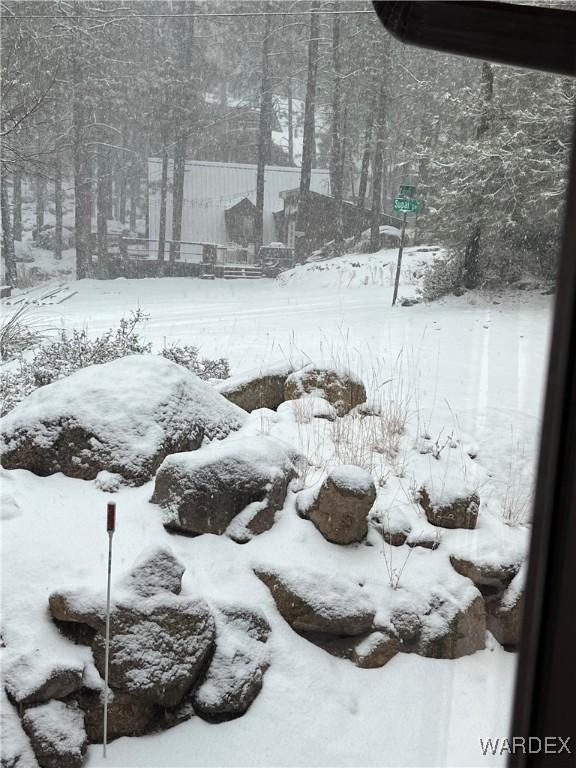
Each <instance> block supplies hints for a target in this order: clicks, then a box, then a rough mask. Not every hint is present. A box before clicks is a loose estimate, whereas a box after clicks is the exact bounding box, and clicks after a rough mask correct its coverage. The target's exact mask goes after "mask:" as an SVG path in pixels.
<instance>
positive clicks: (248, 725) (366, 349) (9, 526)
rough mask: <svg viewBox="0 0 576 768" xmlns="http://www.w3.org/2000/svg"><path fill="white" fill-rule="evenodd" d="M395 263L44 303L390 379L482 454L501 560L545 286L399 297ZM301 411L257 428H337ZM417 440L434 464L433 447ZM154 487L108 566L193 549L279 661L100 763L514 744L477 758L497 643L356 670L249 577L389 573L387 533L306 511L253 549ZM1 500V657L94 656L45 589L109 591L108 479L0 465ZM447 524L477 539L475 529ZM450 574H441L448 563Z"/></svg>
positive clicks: (413, 564) (421, 414)
mask: <svg viewBox="0 0 576 768" xmlns="http://www.w3.org/2000/svg"><path fill="white" fill-rule="evenodd" d="M428 258H430V254H429V253H426V252H420V253H419V252H417V250H416V249H413V248H411V249H408V252H407V253H406V255H405V262H404V269H403V275H402V277H403V279H402V284H401V292H400V293H401V296H402V295H404V296H412V295H414V293H415V287H416V286H415V283H416V282H417V278H414V276H413V274H414V272H415V271H416V270H417V263H418V262H419V261H420V260H426V259H428ZM394 259H395V251H394V250H389V251H382V252H380V253H379V254H374V255H370V256H362V255H354V256H349V257H345V258H343V259H341V260H339V261H333V262H320V263H318V264H314V265H308V266H305V267H301V268H297V269H296V270H295V271H294V272H293V273H292V274H288V275H283V276H282V278H281V280H279V281H269V280H260V281H238V282H224V281H218V280H217V281H213V282H204V281H199V280H187V279H163V280H140V281H137V280H122V279H121V280H115V281H110V282H108V281H91V280H86V281H82V282H78V283H73V284H71V285H72V286H73V288H74V290H77V291H78V293H77V294H76V295H75V296H73V297H72V298H70V299H69V300H68V301H66V302H65V303H63V304H62V305H56V306H51V307H41V308H39V310H38V312H39V314H40V316H41V319H42V322H45V323H46V326H54V325H59V324H63V325H65V326H66V327H72V326H74V327H81V326H86V327H87V328H88V331H89V333H91V334H98V333H101V332H102V331H104V330H107V329H108V328H109V327H110V326H112V325H115V324H117V322H118V320H119V319H120V317H121V316H122V315H125V314H127V313H128V312H129V311H130V310H133V309H136V307H138V306H140V307H141V308H142V309H143V310H144V311H145V312H147V313H149V314H150V319H149V320H148V322H147V327H146V329H145V334H146V336H147V338H148V339H149V340H151V341H153V342H154V343H155V344H156V345H158V346H161V345H162V344H163V343H164V341H165V340H166V341H168V342H182V343H193V344H198V345H199V346H200V347H201V352H202V354H205V355H208V356H216V357H220V356H224V357H228V358H229V359H230V363H231V368H232V373H233V374H238V375H241V374H242V373H243V371H245V370H247V369H252V368H259V367H265V366H266V365H267V364H268V363H277V362H278V361H282V360H287V359H291V358H294V359H296V358H297V359H299V360H300V359H302V358H303V359H304V360H310V361H313V362H314V363H321V362H325V363H328V364H331V365H342V366H345V367H347V368H348V369H351V370H352V371H354V372H355V373H357V374H358V375H360V376H361V377H362V378H363V380H364V381H365V383H366V385H367V388H368V390H369V399H371V398H376V399H378V398H381V396H382V388H383V387H389V388H390V391H391V392H394V394H395V395H396V399H403V398H404V399H405V400H406V402H407V403H408V406H407V407H408V410H409V417H410V421H411V423H412V424H413V427H414V429H415V430H417V431H418V432H419V433H420V434H421V433H426V434H428V435H429V437H428V441H429V443H430V444H432V447H434V446H437V448H442V446H444V445H445V443H446V441H447V439H448V438H449V439H450V440H453V439H456V438H457V439H458V440H460V442H459V443H458V446H459V447H458V448H450V447H449V446H448V447H445V448H442V450H441V457H442V461H444V465H443V466H449V460H448V458H447V457H448V456H449V455H454V456H456V455H457V454H458V453H459V452H460V453H462V452H465V453H466V454H468V453H470V454H473V455H475V456H476V457H477V458H476V459H475V461H477V462H478V463H480V464H481V466H482V467H483V468H484V469H483V472H482V479H481V495H482V497H483V499H485V502H484V504H485V506H484V508H483V509H484V515H482V512H481V517H480V520H479V534H480V536H479V537H478V538H477V540H476V541H477V544H475V546H476V548H477V550H476V551H475V554H476V555H479V554H480V555H482V556H483V557H484V558H486V559H489V558H490V557H491V556H492V557H494V556H495V555H494V552H495V549H496V550H498V553H499V555H502V554H504V555H505V556H510V557H513V556H514V555H516V554H517V553H518V552H519V551H521V550H522V549H523V548H525V546H526V541H527V530H526V528H525V527H523V526H520V527H518V526H516V527H510V526H505V525H504V524H503V523H502V520H501V518H502V505H503V504H504V503H505V499H506V497H507V496H506V489H510V488H511V487H512V484H514V488H516V492H517V494H520V493H527V491H528V489H529V483H530V477H531V470H532V464H533V458H534V446H535V443H536V439H537V433H538V428H539V414H540V406H541V396H542V382H543V376H544V372H545V362H546V355H547V339H548V329H549V318H550V310H551V300H550V297H548V296H540V295H539V294H538V293H535V292H531V293H529V294H506V295H493V296H492V295H479V294H468V295H465V296H462V297H459V298H456V297H449V298H446V299H444V300H442V301H440V302H436V303H434V304H429V305H416V306H412V307H401V306H397V307H395V308H393V309H392V308H391V307H390V301H391V294H392V279H391V278H392V274H393V269H391V268H390V265H392V266H393V264H394ZM356 265H358V266H356ZM383 382H388V383H387V384H383ZM289 410H292V411H293V409H288V408H283V409H281V411H280V412H279V413H278V414H276V415H274V414H272V413H271V412H267V413H266V412H259V413H256V414H254V415H253V417H252V418H251V420H250V424H249V427H248V428H247V429H248V430H249V431H250V430H251V431H252V432H257V431H264V432H265V433H267V434H272V435H277V436H278V435H280V434H282V435H284V436H285V438H286V439H287V440H289V441H290V440H294V441H295V440H298V439H302V437H303V436H304V439H305V440H308V441H309V445H310V446H311V447H312V448H313V447H314V441H315V439H316V437H315V436H316V435H317V434H318V430H322V429H330V428H331V427H330V424H329V422H328V421H327V420H326V419H315V420H314V422H313V424H310V425H308V426H306V425H302V424H298V423H296V420H295V419H294V417H293V414H292V415H291V414H290V413H288V411H289ZM300 418H301V415H300ZM317 425H320V426H317ZM450 451H452V453H451V454H450ZM417 455H418V456H419V457H420V458H418V459H416V461H417V462H420V461H421V462H422V463H423V466H425V465H426V463H428V465H429V466H434V465H432V464H431V462H434V461H436V460H435V459H434V458H433V457H431V454H430V453H425V452H424V453H422V454H417ZM320 463H321V462H320ZM342 463H349V462H342ZM318 471H319V472H320V470H318ZM315 479H317V478H314V477H311V478H309V482H310V483H312V482H313V481H314V480H315ZM151 491H152V484H151V483H148V484H146V485H144V486H142V487H141V488H121V489H120V490H119V492H118V493H116V494H115V495H114V498H115V500H116V503H117V505H118V529H117V534H116V536H115V540H114V547H115V550H114V569H115V573H116V575H117V576H118V577H120V575H121V574H123V573H125V572H126V571H127V570H128V569H129V568H130V567H131V565H132V563H133V561H134V560H135V559H136V558H137V557H138V556H139V555H140V553H141V551H142V550H143V549H145V548H146V547H147V546H150V545H155V546H158V545H162V544H164V545H166V546H170V547H171V548H172V549H173V551H174V553H175V554H176V555H177V556H178V557H179V558H181V559H182V560H183V562H185V563H186V564H187V568H188V570H187V571H186V573H185V575H184V582H183V588H184V592H185V593H187V594H190V595H192V596H194V595H198V596H202V597H203V598H205V599H207V600H208V601H210V600H212V601H215V602H228V603H233V602H235V601H237V602H239V603H243V604H246V603H248V604H250V605H252V606H253V607H255V608H260V609H262V610H264V611H265V612H266V615H267V617H268V619H269V621H270V623H271V625H272V635H271V638H270V640H269V641H268V642H269V646H270V654H271V667H270V670H269V671H268V673H267V674H266V677H265V679H264V686H263V690H262V693H261V695H260V696H259V697H258V699H257V700H256V702H255V703H254V704H253V706H252V707H251V709H250V710H249V711H248V713H247V714H246V715H245V716H244V717H242V718H240V719H238V720H235V721H232V722H228V723H222V724H218V725H212V724H208V723H206V722H204V721H202V720H201V719H200V718H198V717H195V718H193V719H192V720H191V721H189V722H187V723H184V724H182V725H180V726H178V727H176V728H175V729H172V730H170V731H167V732H165V733H163V734H160V735H155V736H148V737H142V738H136V739H126V738H125V739H120V740H119V741H117V742H114V743H113V744H112V745H110V748H109V751H108V758H107V760H106V761H104V760H103V759H102V757H101V748H100V747H98V746H93V747H91V748H90V750H89V755H90V757H89V761H88V765H89V766H98V765H108V766H118V767H120V766H126V767H128V766H190V765H220V766H223V765H226V766H233V765H238V766H239V765H262V766H273V765H283V766H289V765H314V766H316V765H322V766H328V765H348V766H360V765H381V766H395V765H398V766H399V765H402V766H435V765H439V766H441V765H451V766H461V767H464V766H480V765H482V766H484V765H503V764H504V762H505V756H503V757H496V758H492V757H486V756H483V755H482V752H481V749H480V741H479V739H480V738H481V737H482V738H487V737H498V736H505V735H507V727H508V719H509V711H510V704H511V696H512V686H513V673H514V666H515V657H514V655H513V654H509V653H506V652H505V651H504V650H502V648H501V647H500V646H499V645H498V644H497V643H496V642H495V641H493V640H492V639H491V640H490V641H489V644H488V647H487V649H486V650H485V651H481V652H478V653H476V654H474V655H473V656H470V657H465V658H462V659H459V660H456V661H438V660H433V659H425V658H421V657H418V656H415V655H404V654H400V655H398V656H396V657H395V658H394V659H392V661H391V662H389V663H388V664H387V665H386V666H385V667H383V668H382V669H376V670H363V669H358V668H356V667H354V666H352V665H351V664H350V663H349V662H347V661H343V660H339V659H336V658H334V657H331V656H329V655H328V654H326V653H325V652H324V651H322V650H321V649H319V648H317V647H315V646H313V645H311V644H310V643H308V642H307V641H306V640H304V639H302V638H300V637H299V636H297V635H296V634H295V633H294V632H293V631H292V630H290V629H289V627H288V626H287V625H286V624H285V622H284V621H283V620H282V619H281V618H280V617H279V615H278V613H277V611H276V609H275V607H274V603H273V600H272V598H271V596H270V594H269V592H268V590H267V589H266V587H265V586H264V585H263V584H261V583H260V582H259V581H258V579H257V578H256V576H255V575H254V574H253V573H252V567H253V565H254V564H259V563H266V564H269V565H270V566H273V565H275V564H276V565H279V566H280V565H282V564H283V565H284V566H287V565H294V564H296V565H298V564H301V565H303V566H306V567H310V568H311V569H315V568H316V569H317V568H322V569H323V570H325V571H328V572H330V571H331V570H332V571H340V572H347V573H349V574H355V575H358V576H362V575H363V574H364V573H365V572H366V570H367V569H370V572H371V573H372V574H374V572H375V570H374V569H375V568H377V567H381V572H382V583H383V584H385V583H386V581H387V574H386V569H385V566H384V561H383V559H382V556H381V554H380V553H379V552H378V551H377V548H375V547H372V548H368V547H362V548H358V549H353V550H351V549H349V548H339V547H335V546H334V545H331V544H329V543H328V542H326V541H324V539H322V537H321V536H320V534H319V533H318V532H317V531H315V529H314V528H313V526H312V525H311V524H310V523H309V522H308V521H305V520H300V519H299V518H298V517H297V515H296V514H295V512H294V510H292V511H291V512H290V513H289V514H284V513H282V514H281V515H280V516H279V519H278V521H277V522H276V524H275V525H274V527H273V529H272V530H271V531H269V532H267V533H265V534H262V535H261V536H259V537H256V538H255V539H254V540H253V541H252V542H250V543H249V544H247V545H243V546H239V545H237V544H235V543H234V542H232V541H231V540H229V539H228V538H226V537H223V536H212V535H204V536H201V537H199V538H195V539H185V538H183V537H177V536H171V535H170V534H168V533H167V532H166V531H165V530H164V528H163V527H162V519H161V515H160V514H159V510H158V508H157V507H155V506H154V505H152V504H150V503H149V498H150V495H151ZM397 491H398V489H397V488H396V487H395V486H392V487H390V490H389V492H390V493H391V494H394V493H396V492H397ZM2 495H3V497H4V500H5V503H4V501H3V505H2V506H3V510H4V512H3V516H4V519H3V521H2V527H3V533H2V555H3V557H2V577H3V584H2V598H3V615H4V619H3V629H2V633H3V637H4V639H5V642H6V645H7V649H6V650H5V651H3V654H9V653H10V648H17V649H18V651H19V652H21V651H24V650H33V649H34V648H41V650H42V651H43V652H46V653H47V654H50V655H54V656H59V657H61V656H62V655H65V656H67V657H68V658H71V659H76V660H77V661H78V662H80V663H81V662H89V657H90V653H89V651H87V649H85V648H83V647H81V646H72V645H71V644H70V643H69V642H68V641H66V640H65V639H64V638H62V637H61V636H60V635H59V634H58V632H57V631H56V629H55V628H53V627H52V626H51V625H50V624H49V623H48V622H47V599H48V595H49V593H50V592H51V591H53V590H54V589H56V588H58V587H61V586H67V585H69V586H73V587H74V588H77V587H80V586H82V585H85V586H86V587H87V588H89V589H92V588H94V587H97V588H100V589H103V588H104V586H105V575H106V574H105V561H106V547H107V536H106V533H105V527H104V510H105V504H106V501H107V499H108V498H109V494H106V493H104V492H102V491H101V490H99V489H98V488H97V485H96V483H95V482H85V481H81V480H73V479H69V478H65V477H63V476H62V475H54V476H51V477H48V478H39V477H36V476H34V475H31V474H30V473H28V472H25V471H21V470H14V471H11V472H4V473H3V476H2ZM407 514H409V510H407ZM446 535H448V536H450V537H451V545H452V546H453V547H456V546H459V547H461V548H462V550H463V551H466V547H467V545H468V544H467V538H466V532H462V531H450V532H447V533H446ZM495 541H498V542H499V544H498V546H497V547H494V542H495ZM428 555H429V552H428V551H427V550H421V549H419V548H417V549H415V550H414V552H413V554H412V555H411V556H410V561H409V564H408V566H407V568H406V578H407V579H409V582H410V584H413V585H417V584H422V585H424V584H425V583H426V579H427V576H428V574H427V573H426V567H427V566H426V563H428V562H429V560H428V559H426V558H427V556H428ZM378 563H380V565H377V564H378ZM439 567H440V566H439ZM440 572H443V571H440ZM445 573H446V578H447V579H448V580H449V579H450V578H451V577H450V576H449V566H446V571H445ZM372 578H373V576H372Z"/></svg>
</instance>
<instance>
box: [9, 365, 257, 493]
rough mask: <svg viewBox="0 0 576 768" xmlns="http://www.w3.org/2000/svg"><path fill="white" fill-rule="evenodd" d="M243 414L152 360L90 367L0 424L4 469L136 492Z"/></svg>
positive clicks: (193, 379) (181, 372) (38, 393)
mask: <svg viewBox="0 0 576 768" xmlns="http://www.w3.org/2000/svg"><path fill="white" fill-rule="evenodd" d="M245 417H246V414H245V412H244V411H242V410H241V409H240V408H237V407H236V406H235V405H233V404H232V403H229V402H228V401H227V400H226V399H225V398H224V397H222V396H221V395H219V394H218V393H217V392H216V391H215V390H214V389H213V387H211V386H210V385H209V384H207V383H206V382H205V381H202V380H201V379H199V378H198V377H197V376H195V375H194V374H193V373H191V372H190V371H188V370H186V369H185V368H183V367H182V366H180V365H177V364H176V363H173V362H171V361H169V360H167V359H166V358H164V357H162V356H160V355H132V356H129V357H124V358H121V359H119V360H114V361H112V362H110V363H104V364H102V365H91V366H89V367H88V368H84V369H82V370H80V371H77V372H76V373H74V374H72V375H71V376H67V377H66V378H64V379H61V380H59V381H55V382H53V383H52V384H47V385H46V386H44V387H40V388H39V389H37V390H35V391H34V392H33V393H32V394H31V395H29V396H28V397H27V398H25V399H24V400H23V401H22V402H21V403H19V404H18V405H17V406H16V407H15V408H14V409H13V410H12V411H10V413H8V414H7V415H6V416H5V417H4V418H3V419H2V421H1V429H2V440H1V442H0V454H1V458H2V463H3V466H5V467H6V468H7V469H28V470H30V471H31V472H34V473H36V474H37V475H50V474H53V473H55V472H63V473H64V474H65V475H68V476H70V477H78V478H82V479H84V480H93V479H94V478H95V477H96V476H97V475H98V473H99V472H101V471H102V470H107V471H108V472H111V473H118V474H120V475H122V476H123V477H124V478H126V479H127V480H130V481H131V482H133V483H134V484H136V485H140V484H142V483H145V482H146V481H147V480H149V479H150V478H151V477H152V476H153V475H154V473H155V472H156V470H157V468H158V467H159V466H160V464H161V463H162V461H163V459H164V458H165V457H166V456H167V455H169V454H171V453H175V452H177V451H190V450H195V449H197V448H199V447H200V445H201V443H202V442H203V440H212V439H216V438H223V437H226V436H227V435H228V434H229V433H230V432H232V431H234V430H236V429H238V428H239V427H240V426H241V425H242V424H243V422H244V419H245Z"/></svg>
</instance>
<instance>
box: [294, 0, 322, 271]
mask: <svg viewBox="0 0 576 768" xmlns="http://www.w3.org/2000/svg"><path fill="white" fill-rule="evenodd" d="M319 8H320V3H319V0H313V2H312V6H311V9H310V38H309V41H308V77H307V80H306V101H305V104H304V136H303V142H302V169H301V171H300V194H299V197H298V211H297V214H296V231H297V232H301V233H305V234H301V235H300V236H298V235H297V238H298V239H297V240H296V250H297V254H298V257H299V258H300V259H302V258H303V256H304V254H305V252H306V251H307V249H308V246H309V243H308V230H309V219H310V215H311V211H310V179H311V176H312V163H313V161H314V156H315V154H316V152H315V143H316V138H315V121H314V112H315V106H316V82H317V79H318V32H319V20H320V17H319V15H318V13H317V11H318V9H319Z"/></svg>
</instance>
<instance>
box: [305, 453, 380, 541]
mask: <svg viewBox="0 0 576 768" xmlns="http://www.w3.org/2000/svg"><path fill="white" fill-rule="evenodd" d="M375 500H376V486H375V485H374V480H373V479H372V475H371V474H370V472H367V471H366V470H365V469H362V468H361V467H355V466H352V465H343V466H338V467H334V468H332V469H331V470H330V471H329V472H328V476H327V477H326V480H325V481H324V483H323V484H322V486H321V488H320V490H319V492H318V495H317V496H316V499H315V500H314V502H313V503H312V506H311V507H310V508H309V510H308V512H307V515H308V517H309V519H310V520H312V522H313V523H314V525H315V526H316V528H318V530H319V531H320V533H321V534H322V535H323V536H324V538H325V539H328V541H331V542H333V543H334V544H352V543H353V542H356V541H362V539H363V538H364V537H365V536H366V533H367V530H368V513H369V512H370V509H371V508H372V505H373V504H374V502H375Z"/></svg>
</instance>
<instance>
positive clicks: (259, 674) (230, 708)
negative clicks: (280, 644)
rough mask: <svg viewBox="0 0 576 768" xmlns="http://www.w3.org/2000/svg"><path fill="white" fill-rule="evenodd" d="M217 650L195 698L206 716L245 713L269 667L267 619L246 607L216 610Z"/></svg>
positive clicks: (197, 707) (218, 718) (227, 717)
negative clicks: (266, 645)
mask: <svg viewBox="0 0 576 768" xmlns="http://www.w3.org/2000/svg"><path fill="white" fill-rule="evenodd" d="M216 625H217V640H216V651H215V652H214V656H213V657H212V660H211V662H210V666H209V667H208V670H207V671H206V674H205V676H204V678H203V680H202V681H201V682H200V684H199V685H198V687H196V688H195V690H194V694H193V697H192V702H193V705H194V709H195V710H196V712H197V713H198V714H199V715H201V716H202V717H203V718H205V719H206V720H210V721H221V720H230V719H232V718H235V717H240V715H243V714H244V713H245V712H246V710H247V709H248V707H249V706H250V705H251V704H252V702H253V701H254V699H255V698H256V696H257V695H258V694H259V693H260V690H261V688H262V681H263V678H264V674H265V672H266V670H267V669H268V665H269V661H268V654H267V650H266V648H265V643H266V641H267V639H268V635H269V634H270V626H269V624H268V622H267V621H266V619H265V618H264V617H263V616H262V615H259V614H257V613H254V612H253V611H251V610H249V609H247V608H242V607H231V608H222V609H221V610H218V611H216Z"/></svg>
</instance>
